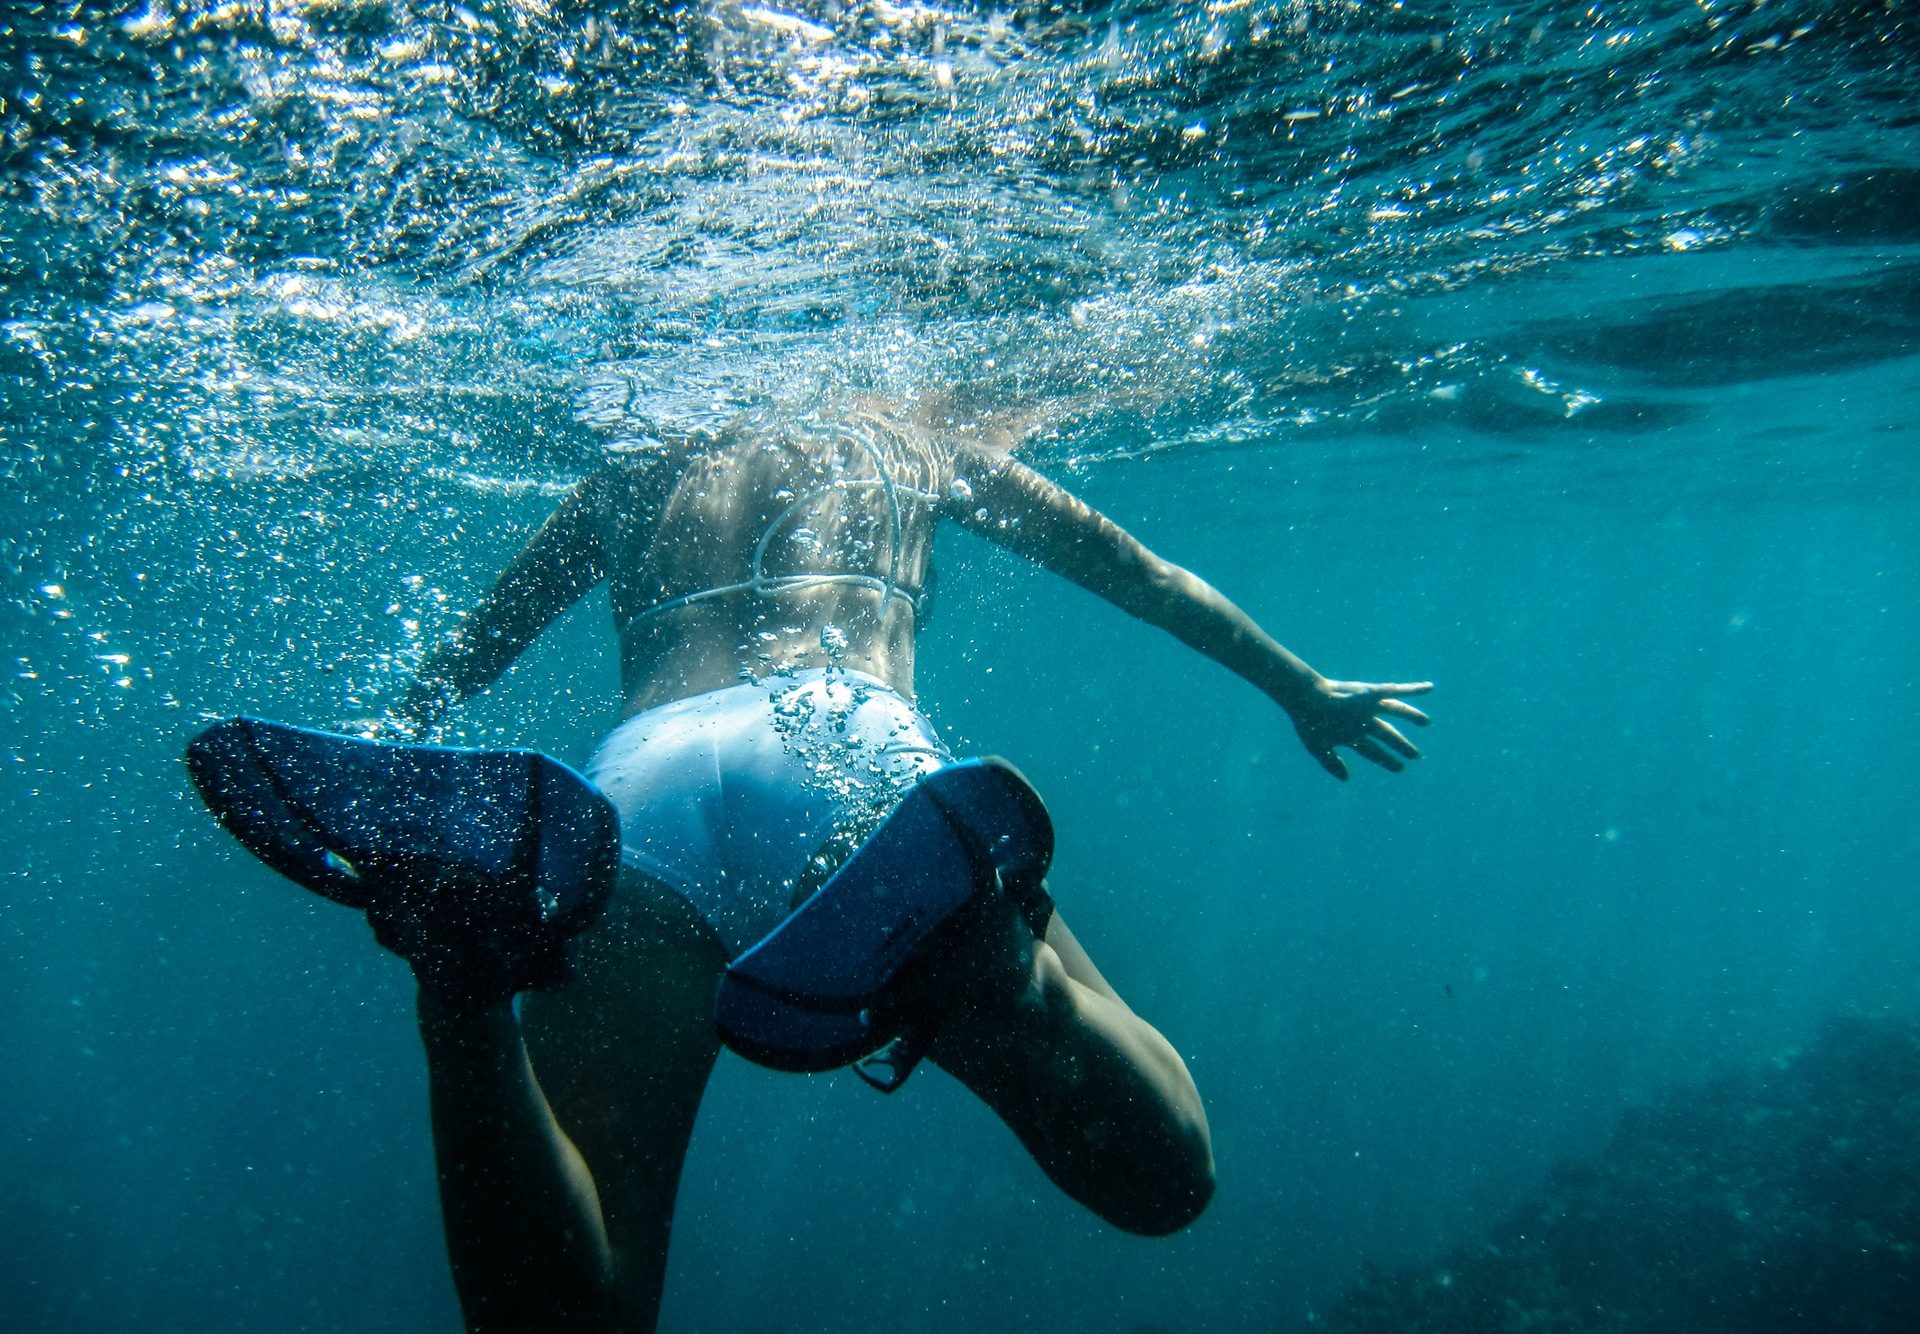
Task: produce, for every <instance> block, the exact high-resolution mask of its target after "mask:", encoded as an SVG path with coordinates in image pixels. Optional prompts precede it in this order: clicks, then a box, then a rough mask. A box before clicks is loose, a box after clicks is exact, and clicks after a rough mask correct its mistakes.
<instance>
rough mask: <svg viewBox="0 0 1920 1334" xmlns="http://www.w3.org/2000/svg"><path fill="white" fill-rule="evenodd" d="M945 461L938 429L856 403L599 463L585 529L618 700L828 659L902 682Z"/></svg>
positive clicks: (943, 497) (656, 697) (657, 697)
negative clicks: (612, 643) (593, 550)
mask: <svg viewBox="0 0 1920 1334" xmlns="http://www.w3.org/2000/svg"><path fill="white" fill-rule="evenodd" d="M953 477H954V469H953V450H952V448H951V447H950V446H943V445H942V444H940V443H939V442H938V441H937V440H935V439H934V438H932V437H930V436H928V435H926V434H923V433H920V432H917V431H913V430H910V429H909V428H906V427H904V426H902V425H901V424H899V423H897V422H894V421H891V420H888V419H885V418H881V417H878V416H873V415H867V414H856V415H850V416H844V417H840V418H838V419H836V420H835V422H834V423H833V424H832V425H831V426H830V427H829V426H823V425H814V424H806V423H801V424H786V425H783V426H778V427H774V428H766V427H762V426H760V425H758V424H748V425H742V426H739V427H736V428H733V429H732V430H730V431H728V432H727V433H726V434H725V435H723V436H720V437H718V438H713V439H706V440H699V439H696V440H692V441H689V442H686V443H684V444H681V445H678V446H675V447H671V448H669V449H665V450H662V451H660V452H658V453H651V454H648V455H644V456H639V457H635V458H631V459H627V460H623V461H620V462H617V463H615V464H613V465H611V466H610V467H609V468H608V469H607V471H606V472H605V473H604V474H603V480H602V481H601V482H600V485H601V486H602V487H603V488H604V498H603V499H602V501H601V508H600V514H601V532H602V537H601V542H602V548H603V551H604V557H603V559H604V561H605V565H606V575H607V578H608V580H609V583H610V585H611V591H612V600H613V614H614V623H615V627H616V629H617V631H618V633H619V636H620V648H621V668H622V684H623V689H624V692H625V694H626V707H627V712H628V713H629V714H632V713H637V712H640V711H641V710H643V709H646V708H650V707H652V706H653V705H655V704H659V703H662V702H664V701H666V700H669V699H674V698H679V697H681V696H685V695H690V694H698V693H701V692H703V691H707V690H715V689H719V688H721V687H724V686H728V685H732V684H734V683H735V682H736V681H738V680H739V679H741V678H742V677H745V676H762V675H766V674H767V673H769V672H780V671H800V670H805V669H807V668H812V667H824V666H829V665H835V666H842V667H850V668H854V669H857V670H859V671H862V672H865V673H867V674H869V675H871V676H875V677H878V678H879V679H881V680H883V681H885V682H886V683H887V684H888V685H890V686H892V687H893V688H894V689H896V690H898V691H900V692H901V693H902V694H904V695H909V696H910V695H911V693H912V690H913V641H914V632H915V630H916V629H917V626H918V621H919V617H920V615H921V599H922V596H923V594H924V592H925V589H926V582H927V571H928V564H929V559H930V556H931V552H932V540H933V530H934V525H935V522H936V521H937V519H938V518H939V517H940V513H941V510H942V508H943V506H944V505H945V504H946V502H947V501H948V499H949V496H950V494H951V491H952V488H953Z"/></svg>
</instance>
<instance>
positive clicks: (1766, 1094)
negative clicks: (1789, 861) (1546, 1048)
mask: <svg viewBox="0 0 1920 1334" xmlns="http://www.w3.org/2000/svg"><path fill="white" fill-rule="evenodd" d="M1917 1312H1920V1024H1915V1023H1906V1022H1895V1021H1890V1020H1867V1019H1845V1020H1835V1021H1832V1022H1830V1023H1829V1024H1828V1025H1827V1026H1826V1028H1825V1029H1824V1030H1823V1031H1822V1033H1821V1035H1820V1037H1819V1038H1818V1040H1817V1041H1815V1042H1813V1043H1812V1044H1811V1045H1809V1046H1808V1047H1806V1048H1805V1049H1803V1050H1801V1051H1798V1052H1796V1053H1793V1054H1791V1055H1789V1056H1785V1057H1782V1058H1780V1059H1778V1060H1776V1061H1774V1062H1772V1063H1770V1064H1768V1065H1766V1066H1763V1067H1761V1068H1759V1069H1755V1070H1748V1071H1743V1072H1740V1073H1736V1074H1731V1075H1727V1076H1723V1077H1721V1078H1719V1079H1716V1080H1714V1081H1713V1082H1712V1083H1709V1084H1706V1085H1703V1086H1700V1087H1697V1088H1689V1089H1685V1090H1682V1091H1679V1092H1676V1093H1673V1094H1670V1095H1668V1096H1666V1097H1665V1098H1664V1099H1662V1100H1661V1101H1660V1102H1658V1103H1657V1104H1655V1105H1654V1106H1652V1107H1649V1108H1646V1109H1642V1110H1636V1111H1633V1112H1630V1113H1628V1114H1627V1115H1626V1116H1625V1117H1624V1118H1622V1120H1621V1122H1620V1125H1619V1127H1618V1129H1617V1130H1616V1131H1615V1132H1614V1135H1613V1138H1612V1140H1611V1142H1610V1143H1609V1144H1608V1145H1607V1148H1606V1151H1605V1152H1604V1153H1603V1154H1602V1155H1601V1157H1600V1158H1599V1159H1598V1160H1597V1161H1595V1162H1591V1163H1587V1164H1583V1165H1580V1166H1569V1167H1564V1168H1561V1169H1560V1170H1558V1171H1557V1172H1556V1173H1555V1174H1554V1175H1553V1176H1552V1177H1551V1178H1550V1179H1549V1181H1548V1182H1547V1184H1546V1185H1545V1187H1543V1189H1542V1190H1541V1192H1540V1194H1539V1195H1538V1196H1536V1197H1535V1198H1534V1199H1532V1200H1529V1201H1528V1202H1527V1203H1526V1204H1524V1205H1522V1206H1521V1207H1520V1208H1519V1209H1517V1210H1516V1211H1515V1212H1514V1213H1513V1214H1512V1215H1511V1216H1509V1217H1508V1218H1507V1220H1506V1221H1505V1222H1503V1223H1502V1224H1500V1225H1499V1226H1498V1227H1496V1228H1495V1229H1494V1230H1493V1231H1492V1233H1491V1234H1489V1235H1488V1236H1487V1237H1486V1238H1485V1239H1484V1240H1482V1241H1479V1242H1477V1243H1474V1244H1471V1245H1467V1246H1462V1247H1460V1248H1457V1249H1455V1250H1453V1251H1451V1252H1449V1253H1448V1254H1446V1255H1445V1256H1443V1257H1441V1259H1440V1260H1438V1261H1437V1262H1435V1263H1430V1264H1426V1265H1422V1266H1418V1267H1415V1268H1410V1269H1403V1270H1398V1271H1394V1272H1391V1273H1389V1272H1383V1271H1379V1270H1374V1271H1372V1272H1369V1273H1368V1275H1367V1276H1366V1277H1365V1278H1364V1279H1363V1280H1362V1281H1361V1282H1360V1283H1359V1284H1358V1285H1357V1286H1356V1287H1355V1288H1353V1289H1352V1290H1351V1291H1350V1292H1348V1293H1347V1295H1346V1296H1345V1298H1344V1299H1343V1300H1342V1303H1341V1305H1340V1306H1339V1307H1338V1308H1337V1309H1336V1310H1334V1311H1332V1312H1330V1313H1328V1314H1327V1315H1325V1316H1323V1317H1321V1318H1320V1319H1319V1320H1317V1321H1316V1322H1315V1323H1314V1324H1313V1325H1312V1326H1310V1328H1311V1329H1313V1330H1314V1331H1316V1334H1321V1332H1324V1331H1333V1332H1334V1334H1387V1332H1388V1331H1391V1332H1392V1334H1469V1332H1471V1334H1508V1332H1509V1331H1510V1332H1512V1334H1519V1332H1520V1331H1526V1332H1527V1334H1588V1332H1589V1331H1593V1332H1596V1334H1597V1332H1598V1331H1603V1330H1604V1331H1607V1334H1653V1332H1654V1331H1661V1332H1663V1334H1664V1332H1666V1331H1686V1332H1687V1334H1719V1332H1720V1331H1726V1334H1734V1332H1735V1331H1738V1332H1739V1334H1770V1332H1771V1331H1776V1330H1796V1331H1812V1330H1819V1331H1841V1330H1845V1331H1848V1332H1849V1334H1875V1332H1877V1331H1894V1330H1902V1331H1906V1330H1912V1329H1914V1328H1915V1327H1916V1323H1915V1322H1916V1320H1920V1315H1916V1313H1917Z"/></svg>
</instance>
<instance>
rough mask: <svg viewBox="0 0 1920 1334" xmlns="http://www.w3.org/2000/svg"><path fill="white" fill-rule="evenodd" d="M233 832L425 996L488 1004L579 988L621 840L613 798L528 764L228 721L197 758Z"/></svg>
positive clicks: (507, 757)
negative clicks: (585, 943) (331, 909)
mask: <svg viewBox="0 0 1920 1334" xmlns="http://www.w3.org/2000/svg"><path fill="white" fill-rule="evenodd" d="M186 761H187V770H188V772H189V773H190V774H191V775H192V777H193V781H194V785H195V786H196V787H197V788H198V789H199V791H200V795H201V797H202V798H204V799H205V801H206V803H207V805H208V807H209V808H210V809H211V810H212V811H213V813H214V815H215V817H217V818H218V819H219V821H220V823H221V824H222V825H224V826H225V827H226V828H227V830H228V831H229V832H231V833H232V834H233V835H234V837H236V838H238V839H239V840H240V842H241V843H242V844H243V845H244V846H245V847H246V849H247V850H248V851H249V852H251V853H253V854H254V855H255V856H256V857H258V858H260V860H261V861H263V862H265V863H266V864H267V865H269V866H271V867H273V869H274V870H276V871H279V872H280V873H281V874H283V875H285V876H287V877H288V878H289V879H291V880H293V881H294V882H295V883H297V884H300V885H304V886H305V887H306V888H308V889H310V890H312V891H314V892H315V893H316V894H321V895H324V896H325V897H327V898H330V899H332V900H334V901H335V902H336V903H343V904H345V905H347V906H348V907H351V908H358V909H361V910H363V911H364V912H365V913H366V914H367V919H368V920H369V921H370V922H371V923H372V924H373V929H374V934H375V935H376V936H377V937H378V938H379V940H380V943H381V944H383V945H385V946H386V947H387V948H389V949H391V950H393V951H394V952H395V953H397V954H400V955H401V956H402V957H404V958H405V959H406V960H407V962H408V963H410V964H412V965H413V970H414V972H415V974H416V975H417V976H418V977H419V978H420V980H421V981H422V982H423V983H425V984H426V985H428V986H430V987H433V988H434V989H436V990H438V991H440V992H442V993H443V994H445V995H448V996H450V997H454V998H458V999H465V1000H473V1001H484V1000H493V999H499V998H502V997H504V996H507V995H511V994H512V993H513V992H515V991H520V990H523V989H525V988H527V987H543V988H550V987H554V986H558V985H561V984H562V983H564V982H565V981H566V980H567V979H568V978H569V977H570V976H571V966H572V965H571V957H570V951H569V948H568V947H569V944H570V942H571V941H572V940H573V938H574V937H575V936H577V935H578V934H579V933H580V932H581V931H583V930H585V929H586V927H587V926H588V925H590V924H591V923H592V922H593V921H594V920H595V919H596V918H597V917H598V916H599V914H600V911H601V909H602V908H603V907H604V906H605V904H606V900H607V895H608V894H609V893H610V892H611V890H612V887H613V881H614V878H615V876H616V875H617V874H618V872H619V866H620V825H619V817H618V816H617V815H616V814H615V813H614V810H613V806H612V804H611V803H610V802H608V801H607V799H606V798H605V797H604V796H602V795H601V794H600V792H599V791H598V790H597V789H595V788H594V787H593V785H592V784H590V783H588V782H587V780H586V779H584V778H582V777H581V776H580V775H579V774H577V773H575V772H574V771H573V770H571V769H569V768H567V767H566V766H565V765H563V764H561V763H560V762H559V761H557V760H554V759H551V758H549V757H548V756H545V755H542V754H539V753H538V752H536V751H526V750H460V749H454V748H452V747H446V746H410V745H395V744H392V743H387V742H375V741H365V740H361V739H359V738H357V737H347V736H337V735H334V734H333V733H329V732H316V731H311V730H309V729H307V728H302V727H290V726H288V725H286V724H284V723H274V722H268V721H266V720H264V719H259V718H230V719H228V720H227V721H225V722H221V723H216V724H215V725H214V726H212V727H209V728H207V729H206V730H205V731H203V732H201V733H200V734H199V735H198V736H196V737H194V738H193V740H192V741H191V742H190V743H189V744H188V746H187V753H186Z"/></svg>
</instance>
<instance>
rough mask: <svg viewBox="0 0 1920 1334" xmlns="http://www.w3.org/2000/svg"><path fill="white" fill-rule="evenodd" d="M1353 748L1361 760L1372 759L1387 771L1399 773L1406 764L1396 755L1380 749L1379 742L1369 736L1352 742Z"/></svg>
mask: <svg viewBox="0 0 1920 1334" xmlns="http://www.w3.org/2000/svg"><path fill="white" fill-rule="evenodd" d="M1353 749H1354V751H1355V752H1356V753H1358V754H1359V756H1360V758H1361V759H1363V760H1372V761H1373V762H1374V763H1375V764H1377V765H1379V766H1380V767H1381V768H1382V769H1385V770H1386V771H1387V772H1388V773H1395V774H1397V773H1399V772H1401V771H1402V770H1404V769H1405V768H1406V767H1407V766H1406V763H1405V761H1403V760H1402V759H1401V758H1400V757H1399V756H1398V755H1390V754H1388V753H1387V752H1386V751H1385V750H1384V749H1382V747H1381V745H1380V743H1379V742H1378V741H1375V740H1374V739H1373V738H1372V737H1370V736H1363V737H1361V738H1360V739H1359V740H1358V741H1356V742H1354V743H1353Z"/></svg>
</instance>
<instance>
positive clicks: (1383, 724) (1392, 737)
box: [1373, 718, 1420, 760]
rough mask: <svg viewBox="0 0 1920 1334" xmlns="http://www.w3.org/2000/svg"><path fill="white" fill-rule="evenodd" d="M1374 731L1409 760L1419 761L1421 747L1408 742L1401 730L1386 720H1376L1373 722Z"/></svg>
mask: <svg viewBox="0 0 1920 1334" xmlns="http://www.w3.org/2000/svg"><path fill="white" fill-rule="evenodd" d="M1373 730H1374V734H1375V735H1376V736H1378V737H1379V738H1380V739H1381V740H1382V741H1384V742H1386V743H1387V744H1388V745H1389V746H1392V747H1393V748H1394V749H1395V750H1397V751H1399V752H1400V753H1401V754H1402V755H1404V756H1406V757H1407V758H1408V759H1410V760H1417V759H1419V758H1420V747H1418V746H1416V745H1414V744H1413V743H1412V742H1411V741H1409V740H1407V739H1406V737H1404V736H1402V735H1401V733H1400V729H1399V728H1397V727H1395V726H1394V725H1393V724H1392V723H1390V722H1388V721H1387V720H1386V719H1385V718H1375V719H1374V720H1373Z"/></svg>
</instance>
